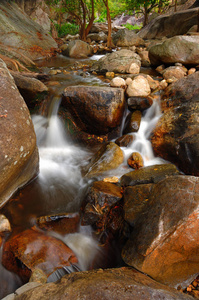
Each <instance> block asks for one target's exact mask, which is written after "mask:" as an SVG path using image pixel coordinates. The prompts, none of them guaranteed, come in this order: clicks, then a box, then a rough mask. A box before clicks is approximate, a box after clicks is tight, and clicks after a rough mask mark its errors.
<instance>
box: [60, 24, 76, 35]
mask: <svg viewBox="0 0 199 300" xmlns="http://www.w3.org/2000/svg"><path fill="white" fill-rule="evenodd" d="M55 27H56V29H57V32H58V36H59V37H64V36H65V35H67V34H72V35H75V34H77V33H78V32H79V26H78V25H77V24H72V23H64V24H62V25H60V26H59V25H58V24H55Z"/></svg>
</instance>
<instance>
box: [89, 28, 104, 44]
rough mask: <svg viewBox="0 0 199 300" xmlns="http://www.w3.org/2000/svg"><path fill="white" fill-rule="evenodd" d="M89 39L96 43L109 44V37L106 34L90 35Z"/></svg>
mask: <svg viewBox="0 0 199 300" xmlns="http://www.w3.org/2000/svg"><path fill="white" fill-rule="evenodd" d="M86 38H87V39H90V40H91V41H95V42H98V43H99V42H104V43H105V42H107V35H106V34H105V33H104V32H102V31H101V32H99V33H89V34H88V35H87V37H86Z"/></svg>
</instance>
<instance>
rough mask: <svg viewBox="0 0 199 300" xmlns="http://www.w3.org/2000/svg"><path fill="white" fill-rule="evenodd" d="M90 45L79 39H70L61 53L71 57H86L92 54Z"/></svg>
mask: <svg viewBox="0 0 199 300" xmlns="http://www.w3.org/2000/svg"><path fill="white" fill-rule="evenodd" d="M92 51H93V50H92V47H91V46H90V45H89V44H87V43H86V42H83V41H80V40H74V41H71V42H70V43H69V44H68V46H67V48H66V49H65V50H64V51H62V53H63V55H66V56H69V57H73V58H86V57H88V56H90V55H92Z"/></svg>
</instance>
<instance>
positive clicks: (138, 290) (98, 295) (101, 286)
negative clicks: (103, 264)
mask: <svg viewBox="0 0 199 300" xmlns="http://www.w3.org/2000/svg"><path fill="white" fill-rule="evenodd" d="M54 295H56V297H57V299H63V298H64V297H65V295H67V299H69V300H70V299H71V300H72V299H78V298H79V299H83V298H84V299H113V300H116V299H124V300H126V299H134V300H145V299H153V298H154V299H155V298H156V299H173V300H174V299H175V300H186V299H187V300H188V299H192V297H190V296H188V295H185V294H182V293H180V292H178V291H176V290H175V289H173V288H170V287H168V286H165V285H163V284H161V283H158V282H156V281H154V280H153V279H151V278H150V277H148V276H146V275H145V274H143V273H140V272H138V271H136V270H134V269H132V268H126V267H124V268H117V269H108V270H102V269H98V270H93V271H89V272H78V273H73V274H70V275H68V276H65V277H63V278H62V279H61V280H60V281H58V282H56V283H49V284H47V285H43V286H41V287H37V288H34V289H32V290H30V291H28V292H26V293H24V294H22V295H20V296H17V297H16V300H22V299H23V300H26V299H27V300H36V299H38V300H39V299H43V300H48V299H49V298H53V297H54Z"/></svg>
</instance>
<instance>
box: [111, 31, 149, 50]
mask: <svg viewBox="0 0 199 300" xmlns="http://www.w3.org/2000/svg"><path fill="white" fill-rule="evenodd" d="M112 40H113V43H114V45H115V46H117V47H129V46H142V45H144V44H145V42H144V40H143V39H142V38H140V37H139V36H138V35H137V34H136V33H135V32H134V31H133V30H129V29H127V28H125V29H120V30H118V31H117V32H116V33H115V34H114V35H113V37H112Z"/></svg>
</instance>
